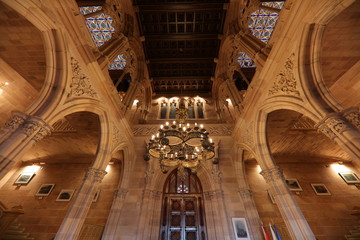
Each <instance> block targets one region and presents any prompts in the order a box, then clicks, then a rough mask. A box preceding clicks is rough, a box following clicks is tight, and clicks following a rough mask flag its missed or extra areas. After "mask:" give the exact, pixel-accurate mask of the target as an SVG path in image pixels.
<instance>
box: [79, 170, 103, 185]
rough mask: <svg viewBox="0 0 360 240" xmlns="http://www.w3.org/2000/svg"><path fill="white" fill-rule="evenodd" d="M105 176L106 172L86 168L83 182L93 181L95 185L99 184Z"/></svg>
mask: <svg viewBox="0 0 360 240" xmlns="http://www.w3.org/2000/svg"><path fill="white" fill-rule="evenodd" d="M106 174H107V172H106V171H104V170H101V169H96V168H88V169H87V171H86V174H85V177H84V181H88V180H89V181H94V182H96V183H101V181H102V179H103V178H104V177H105V175H106Z"/></svg>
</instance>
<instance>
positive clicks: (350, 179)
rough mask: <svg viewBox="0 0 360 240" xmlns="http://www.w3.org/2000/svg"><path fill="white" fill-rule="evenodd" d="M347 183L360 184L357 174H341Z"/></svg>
mask: <svg viewBox="0 0 360 240" xmlns="http://www.w3.org/2000/svg"><path fill="white" fill-rule="evenodd" d="M339 175H340V176H341V177H342V179H344V181H345V182H346V183H360V179H359V178H358V176H356V174H355V173H348V172H347V173H339Z"/></svg>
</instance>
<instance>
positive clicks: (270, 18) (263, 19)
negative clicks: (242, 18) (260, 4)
mask: <svg viewBox="0 0 360 240" xmlns="http://www.w3.org/2000/svg"><path fill="white" fill-rule="evenodd" d="M278 18H279V14H277V13H275V12H271V11H268V10H264V9H258V10H256V11H255V12H253V13H252V14H251V16H250V21H249V29H250V30H251V33H252V34H253V35H254V36H255V37H257V38H258V39H260V40H261V41H263V42H264V43H267V42H268V41H269V39H270V37H271V33H272V31H273V30H274V27H275V25H276V22H277V20H278Z"/></svg>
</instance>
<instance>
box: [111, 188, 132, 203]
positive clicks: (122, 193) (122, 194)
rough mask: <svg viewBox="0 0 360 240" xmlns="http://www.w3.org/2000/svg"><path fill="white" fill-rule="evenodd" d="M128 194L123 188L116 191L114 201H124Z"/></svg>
mask: <svg viewBox="0 0 360 240" xmlns="http://www.w3.org/2000/svg"><path fill="white" fill-rule="evenodd" d="M128 192H129V191H128V190H126V189H123V188H120V189H117V190H115V192H114V198H115V199H118V198H120V199H122V200H124V199H125V198H126V195H127V193H128Z"/></svg>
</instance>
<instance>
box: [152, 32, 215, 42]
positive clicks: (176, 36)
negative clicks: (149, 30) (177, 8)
mask: <svg viewBox="0 0 360 240" xmlns="http://www.w3.org/2000/svg"><path fill="white" fill-rule="evenodd" d="M220 37H221V36H220V35H219V34H217V33H216V34H201V33H193V34H186V33H185V34H181V33H178V34H149V35H145V39H146V41H155V40H203V39H220Z"/></svg>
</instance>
